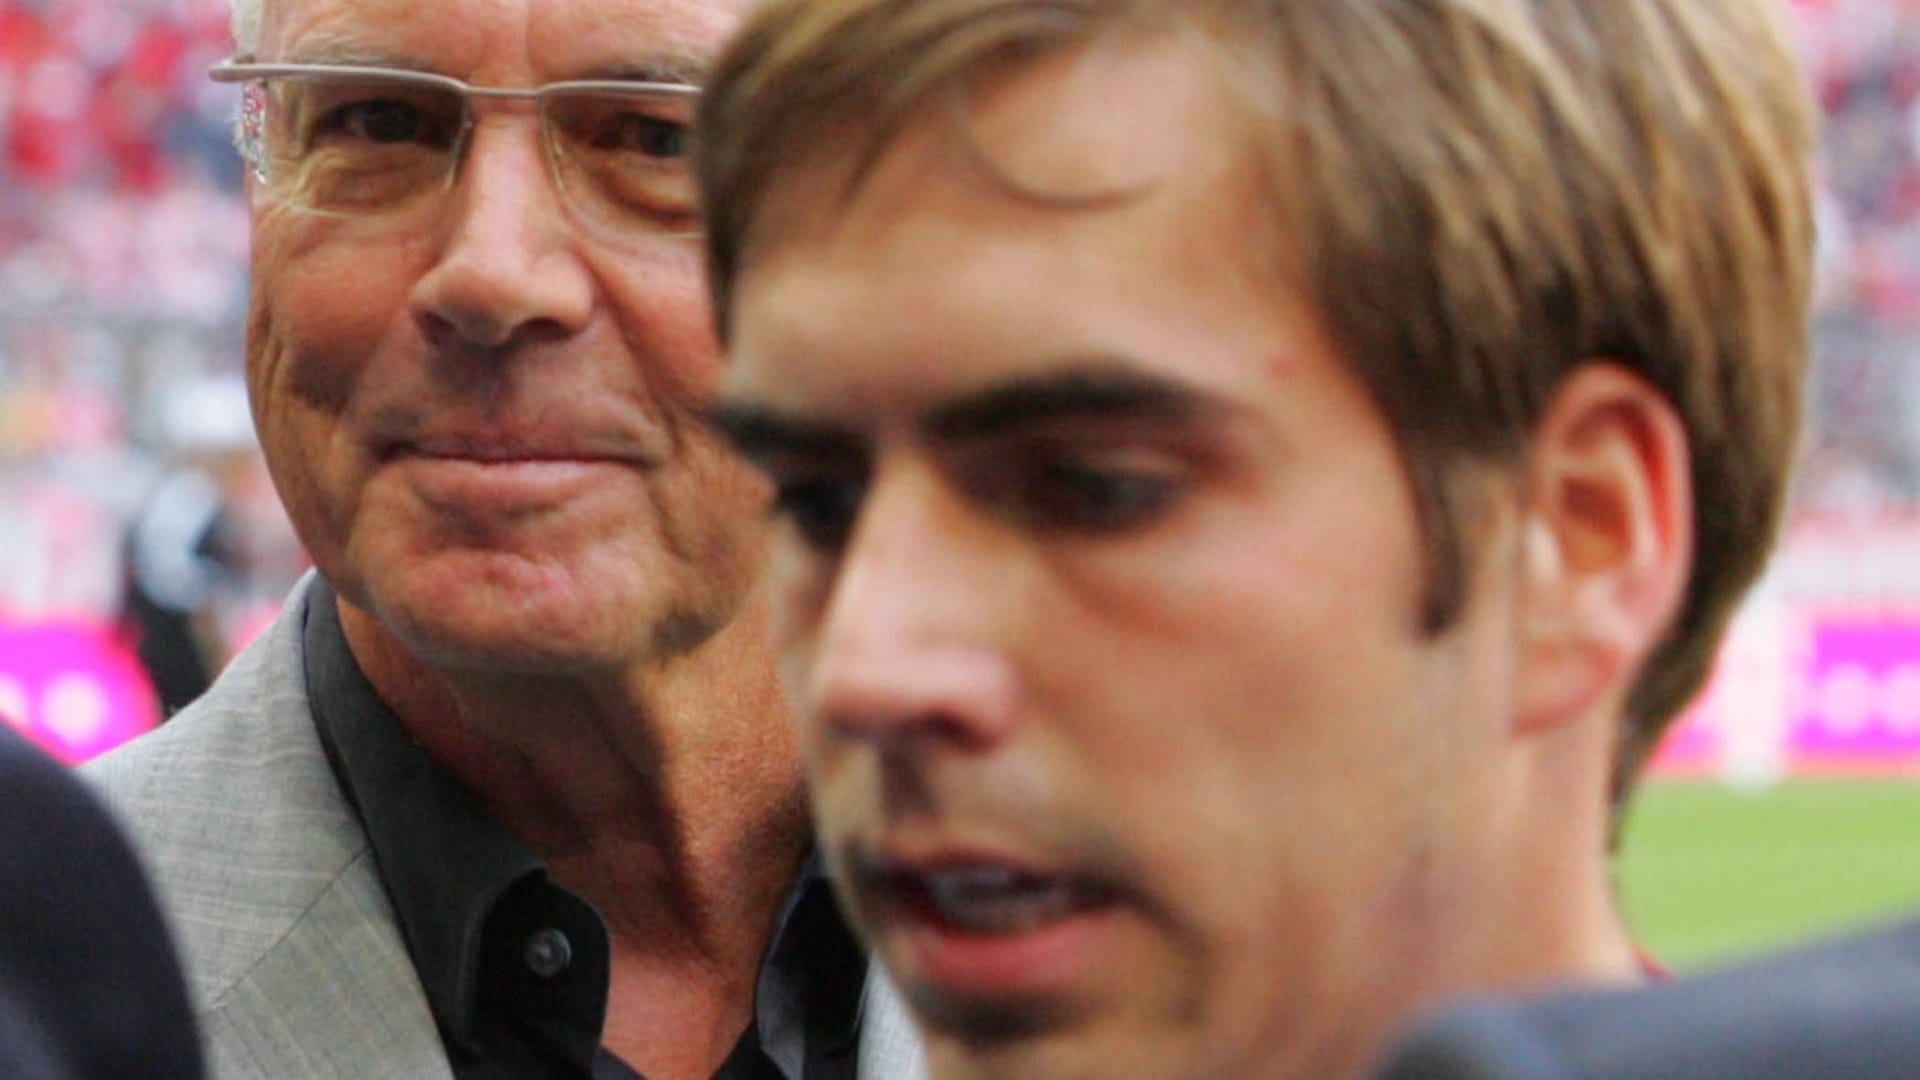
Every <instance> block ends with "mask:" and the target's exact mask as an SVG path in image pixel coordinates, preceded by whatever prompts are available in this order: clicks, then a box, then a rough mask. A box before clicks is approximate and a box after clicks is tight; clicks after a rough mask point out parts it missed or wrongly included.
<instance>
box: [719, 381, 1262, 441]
mask: <svg viewBox="0 0 1920 1080" xmlns="http://www.w3.org/2000/svg"><path fill="white" fill-rule="evenodd" d="M1233 411H1234V410H1232V409H1231V408H1229V407H1228V406H1227V405H1226V404H1224V403H1223V402H1221V401H1219V400H1217V399H1215V398H1213V397H1210V396H1208V395H1206V394H1204V393H1201V392H1199V391H1196V390H1195V389H1193V388H1192V387H1190V386H1188V385H1186V384H1184V383H1177V382H1173V381H1170V380H1167V379H1163V378H1158V377H1155V376H1150V375H1144V374H1141V373H1139V372H1137V371H1132V370H1129V369H1125V368H1121V367H1117V366H1115V365H1112V364H1094V365H1090V366H1086V367H1080V368H1074V369H1069V370H1066V371H1060V372H1053V373H1049V374H1047V375H1043V376H1038V377H1033V378H1022V379H1016V380H1013V381H1010V382H1006V383H1001V384H999V385H996V386H991V387H988V388H987V389H984V390H981V391H978V392H976V393H971V394H967V395H964V396H962V397H960V398H958V399H955V400H953V401H948V402H943V403H941V404H939V405H936V406H934V407H933V408H932V409H930V410H928V411H927V412H926V413H925V414H924V415H922V416H921V417H920V419H919V422H918V426H919V427H920V428H921V429H922V430H923V431H925V432H926V433H927V434H928V435H930V436H931V437H932V438H933V439H934V440H935V441H938V442H968V441H973V440H980V439H990V438H994V437H996V436H1002V435H1006V434H1008V433H1009V432H1014V431H1018V430H1019V429H1021V428H1025V427H1034V426H1041V425H1045V424H1051V423H1060V422H1063V421H1071V420H1109V421H1128V422H1136V423H1137V422H1155V423H1168V422H1172V423H1181V424H1195V425H1206V424H1211V423H1216V422H1221V423H1224V422H1226V421H1227V420H1229V419H1230V418H1231V416H1232V414H1233ZM703 416H704V419H705V422H706V424H707V426H708V427H709V428H710V429H712V430H713V431H714V432H716V433H717V434H718V435H719V436H720V437H721V438H722V439H724V440H726V441H727V442H728V443H730V444H731V445H732V446H733V448H734V449H735V450H736V451H738V452H739V453H740V454H741V455H743V456H745V457H746V458H748V459H749V460H752V461H758V462H765V461H768V460H770V459H773V458H777V457H806V458H814V459H821V458H829V459H830V458H840V459H844V460H850V461H851V460H859V459H863V458H865V457H866V456H868V455H869V454H870V453H871V452H872V446H871V442H870V441H869V440H868V439H866V438H865V437H863V436H861V435H859V434H857V433H856V432H854V431H853V430H851V429H849V428H848V427H845V426H843V425H840V424H837V423H835V422H832V421H827V420H817V419H813V418H811V417H807V416H802V415H798V414H794V413H789V412H785V411H783V410H781V409H779V408H776V407H773V406H770V405H765V404H761V403H759V402H754V401H751V400H747V399H735V400H732V401H722V402H720V403H718V404H716V405H713V406H710V407H709V408H708V409H706V410H705V412H704V414H703Z"/></svg>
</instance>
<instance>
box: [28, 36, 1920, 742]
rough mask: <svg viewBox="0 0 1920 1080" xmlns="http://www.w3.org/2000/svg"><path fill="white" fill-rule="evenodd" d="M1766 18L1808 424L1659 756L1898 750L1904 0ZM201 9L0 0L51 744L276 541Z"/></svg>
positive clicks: (1906, 215) (1919, 404) (1905, 260)
mask: <svg viewBox="0 0 1920 1080" xmlns="http://www.w3.org/2000/svg"><path fill="white" fill-rule="evenodd" d="M1793 15H1794V18H1795V21H1796V23H1797V27H1798V33H1799V36H1800V39H1801V41H1802V42H1803V43H1804V48H1805V54H1806V58H1807V64H1808V69H1809V73H1810V77H1811V78H1812V79H1813V80H1814V88H1815V92H1816V94H1817V96H1818V98H1819V100H1820V102H1821V104H1822V105H1823V106H1824V108H1825V109H1826V111H1827V114H1828V115H1827V120H1826V125H1827V126H1826V134H1825V153H1824V155H1823V159H1822V160H1821V161H1820V162H1818V163H1817V166H1816V167H1817V172H1818V177H1819V185H1820V192H1821V194H1820V198H1821V223H1822V233H1823V248H1822V256H1821V274H1820V299H1819V315H1818V322H1817V326H1816V329H1815V339H1816V350H1815V351H1816V371H1815V378H1814V384H1813V391H1812V393H1811V396H1810V403H1809V425H1810V437H1809V438H1808V440H1807V444H1806V453H1805V461H1804V464H1803V468H1802V472H1801V480H1800V484H1799V488H1798V494H1797V497H1796V498H1797V501H1796V511H1795V516H1794V523H1793V525H1792V526H1791V527H1790V529H1789V533H1788V536H1787V543H1786V548H1785V551H1784V553H1783V557H1782V559H1781V561H1780V563H1779V565H1778V567H1777V568H1776V570H1775V572H1774V573H1773V574H1772V575H1771V576H1770V577H1769V578H1768V580H1767V582H1766V583H1765V584H1764V585H1763V586H1762V588H1761V590H1760V592H1759V594H1758V595H1757V597H1756V599H1755V601H1754V603H1753V604H1752V605H1750V608H1749V610H1748V611H1747V612H1746V613H1744V614H1743V616H1742V619H1741V621H1740V624H1739V627H1738V629H1737V631H1736V633H1735V634H1734V637H1733V640H1732V642H1731V643H1730V645H1729V648H1728V652H1727V656H1726V658H1725V660H1724V661H1723V672H1722V675H1723V677H1722V678H1721V679H1720V680H1718V682H1717V683H1716V686H1715V689H1714V690H1713V691H1712V692H1711V693H1710V694H1709V695H1708V698H1707V700H1706V702H1705V703H1704V704H1703V705H1702V706H1701V707H1700V708H1699V709H1697V710H1696V714H1697V715H1696V716H1695V718H1694V720H1693V722H1692V723H1690V724H1689V726H1688V727H1687V728H1686V729H1684V730H1683V731H1682V732H1681V733H1680V735H1679V737H1677V738H1676V739H1675V740H1674V742H1673V745H1672V747H1671V748H1670V752H1669V754H1668V755H1667V757H1666V759H1665V765H1666V767H1667V768H1669V769H1673V770H1681V771H1684V770H1688V769H1695V770H1698V769H1718V770H1720V771H1722V772H1723V773H1725V774H1726V775H1731V776H1735V777H1736V778H1741V777H1744V778H1747V779H1766V778H1770V777H1773V776H1776V775H1778V774H1780V773H1781V772H1783V771H1791V770H1795V769H1807V768H1813V769H1821V768H1871V769H1874V770H1876V771H1885V770H1888V769H1893V770H1908V769H1911V770H1915V771H1920V0H1796V3H1795V4H1794V7H1793ZM227 16H228V8H227V0H0V566H4V567H5V568H6V569H5V572H4V573H0V715H4V716H6V717H8V718H9V719H11V720H12V721H13V722H14V723H16V724H20V725H22V726H25V727H28V728H29V729H30V730H31V732H32V733H33V734H35V736H36V737H37V738H39V739H40V740H41V741H42V742H43V743H46V744H47V745H48V746H49V747H50V748H52V749H53V750H54V751H55V752H56V753H59V754H61V755H62V756H64V757H66V758H68V759H69V760H77V759H79V758H82V757H85V756H88V755H90V754H92V753H94V752H96V751H98V750H99V749H100V748H102V747H104V746H106V745H109V744H111V743H112V742H114V741H117V740H118V739H120V738H123V737H125V735H126V734H127V733H129V732H132V731H137V730H139V729H141V728H143V727H145V726H150V725H151V724H153V723H155V722H157V721H158V720H159V718H160V717H162V716H164V715H165V714H166V712H167V711H168V710H169V709H170V708H172V707H174V706H176V705H177V704H178V703H179V701H180V700H182V699H183V696H190V694H191V692H192V690H193V689H194V688H195V685H196V683H197V682H198V681H199V680H202V679H204V675H205V671H204V669H205V668H208V667H211V666H213V665H217V664H218V663H219V662H220V661H221V660H222V659H223V658H224V656H225V655H226V654H228V653H229V652H231V650H232V649H233V648H235V647H236V646H237V645H238V644H239V643H240V642H242V641H244V640H245V638H246V636H247V635H248V634H249V633H250V632H252V630H253V629H255V628H257V626H258V625H259V624H260V621H261V619H262V618H263V617H265V616H266V615H267V614H269V613H270V612H271V611H272V609H273V605H274V603H275V602H276V601H277V599H278V598H279V596H280V595H281V593H282V592H283V591H284V589H285V588H286V587H287V585H288V584H289V583H290V582H291V580H292V579H293V578H294V577H295V576H296V575H297V574H298V573H299V572H300V570H301V569H302V567H303V565H304V563H303V560H302V556H301V553H300V552H299V549H298V546H297V544H296V543H295V541H294V540H293V539H292V537H291V535H290V533H289V532H288V531H287V529H286V525H285V522H284V519H282V518H281V517H280V515H279V510H278V506H277V503H276V501H275V499H274V497H273V494H272V491H271V488H270V485H269V484H268V483H267V482H266V480H265V477H264V474H263V471H262V470H261V468H260V466H259V463H258V459H257V456H256V451H255V447H254V444H253V441H252V435H251V430H250V427H249V423H248V416H247V410H246V405H245V400H244V392H243V391H242V390H241V388H240V386H241V384H240V370H241V334H242V323H243V319H244V312H245V294H246V212H245V206H244V203H243V197H242V194H241V175H240V167H239V163H238V161H237V159H236V158H235V155H234V154H233V152H232V149H231V147H230V145H229V141H228V129H229V124H230V117H231V113H232V110H233V108H234V102H235V99H236V91H235V90H234V88H232V87H229V86H217V85H215V84H213V83H211V82H209V81H207V79H206V78H205V71H206V68H207V67H208V65H210V64H211V63H213V62H214V61H216V60H218V59H220V58H222V57H223V56H225V55H226V53H227V51H228V49H229V48H230V44H229V40H228V36H227ZM143 654H144V655H143Z"/></svg>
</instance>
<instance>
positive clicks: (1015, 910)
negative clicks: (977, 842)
mask: <svg viewBox="0 0 1920 1080" xmlns="http://www.w3.org/2000/svg"><path fill="white" fill-rule="evenodd" d="M872 881H873V884H874V886H875V887H876V888H877V890H878V893H879V895H881V896H883V897H885V898H886V899H887V900H888V901H889V902H891V903H892V904H893V905H896V906H898V907H899V908H902V909H904V910H905V911H906V912H907V913H908V914H909V915H910V916H911V917H914V918H917V919H921V920H926V921H930V922H933V923H936V924H938V925H939V926H940V927H941V928H942V929H944V930H947V931H948V932H951V933H961V934H980V935H1012V934H1022V933H1030V932H1032V931H1035V930H1039V929H1041V928H1043V927H1045V926H1048V925H1050V924H1052V923H1056V922H1059V921H1061V920H1063V919H1066V918H1069V917H1071V916H1074V915H1078V914H1081V913H1084V912H1088V911H1092V910H1094V909H1097V908H1102V907H1105V906H1107V905H1109V904H1112V903H1113V902H1114V899H1115V897H1114V893H1113V890H1112V889H1111V888H1109V887H1107V886H1105V885H1102V884H1100V883H1098V882H1094V881H1091V880H1087V879H1084V878H1079V877H1074V876H1071V875H1060V874H1048V873H1040V872H1034V871H1029V870H1026V869H1023V868H1020V867H1016V866H1012V865H1009V864H1006V863H998V862H974V861H969V862H955V863H947V864H942V865H939V866H936V867H908V866H904V865H897V864H896V865H890V866H887V867H884V868H882V869H880V870H879V871H878V872H877V873H876V874H875V875H874V876H873V879H872Z"/></svg>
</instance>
